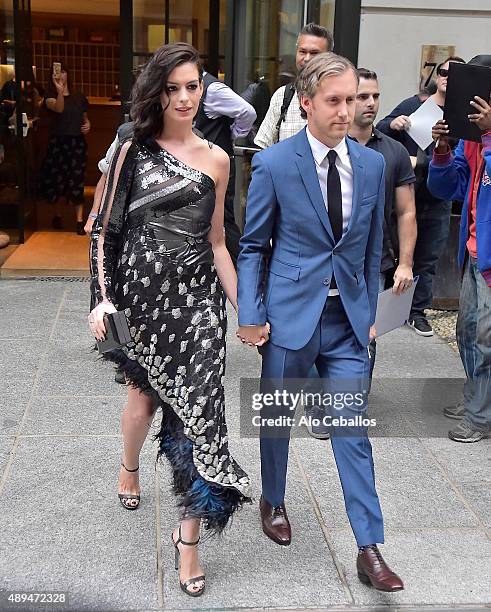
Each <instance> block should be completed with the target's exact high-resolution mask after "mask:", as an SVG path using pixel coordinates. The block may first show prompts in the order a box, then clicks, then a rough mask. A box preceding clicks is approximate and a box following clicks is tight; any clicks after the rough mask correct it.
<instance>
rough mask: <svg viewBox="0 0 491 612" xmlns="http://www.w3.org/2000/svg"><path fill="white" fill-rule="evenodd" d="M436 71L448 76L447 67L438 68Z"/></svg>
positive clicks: (442, 75)
mask: <svg viewBox="0 0 491 612" xmlns="http://www.w3.org/2000/svg"><path fill="white" fill-rule="evenodd" d="M436 73H437V75H438V76H441V77H448V69H447V68H438V70H437V71H436Z"/></svg>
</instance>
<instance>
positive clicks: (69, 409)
mask: <svg viewBox="0 0 491 612" xmlns="http://www.w3.org/2000/svg"><path fill="white" fill-rule="evenodd" d="M0 283H1V284H0V291H1V292H2V300H4V296H5V299H6V300H7V301H6V304H7V307H6V308H4V303H5V302H4V301H2V312H3V311H4V310H5V311H6V312H8V313H9V317H10V318H3V320H2V321H0V338H2V331H1V330H3V333H6V334H7V336H6V338H7V340H6V341H4V342H2V350H3V355H2V356H0V371H1V372H2V376H1V377H0V398H2V399H1V400H0V402H1V403H0V471H1V469H2V462H3V465H5V461H6V459H7V457H8V454H9V452H10V449H11V448H12V444H13V440H14V438H13V437H12V435H11V434H12V433H15V432H16V431H17V427H18V424H19V422H20V419H21V417H22V414H23V413H24V410H25V405H26V402H27V398H29V396H30V394H31V392H32V390H33V383H34V381H35V380H37V385H36V387H35V388H34V394H35V395H34V397H33V401H32V404H31V407H30V412H29V415H28V419H27V421H26V428H25V429H24V433H27V434H29V436H34V437H26V438H21V439H20V441H19V442H20V443H19V447H18V449H17V452H16V455H15V458H14V461H13V464H12V469H11V471H10V472H9V475H8V478H7V480H6V483H5V487H4V490H3V492H2V495H1V496H0V533H1V534H2V537H1V538H0V577H1V580H0V583H1V586H2V588H7V589H11V590H25V589H26V588H27V589H30V590H41V589H44V590H50V589H51V590H53V589H58V590H60V589H63V590H68V591H69V592H70V595H71V602H70V608H69V609H73V610H90V611H91V612H92V611H94V612H97V611H98V610H121V611H123V610H139V611H144V610H156V609H159V599H158V588H159V584H160V579H161V577H160V576H158V575H157V568H156V557H157V546H161V544H162V542H163V553H162V554H163V591H164V609H166V610H170V609H191V608H193V609H206V610H209V609H221V610H224V609H225V610H230V609H238V608H242V609H248V608H255V609H265V608H268V607H269V608H274V609H285V608H287V609H289V610H292V609H305V608H309V609H323V610H324V609H326V608H328V607H331V606H335V607H337V609H342V610H344V612H348V611H351V610H353V609H358V610H360V609H363V606H370V607H371V609H377V610H380V609H383V610H388V609H392V610H395V609H396V606H397V605H398V604H401V605H402V606H403V607H404V610H405V612H409V610H416V609H418V610H419V609H421V607H422V606H432V610H433V612H436V610H437V609H438V608H442V607H444V606H453V608H454V609H461V608H463V607H469V606H474V608H475V607H476V606H479V607H482V605H483V604H486V603H489V602H490V601H491V596H490V592H489V587H488V586H487V585H489V580H488V579H487V578H488V576H489V575H490V574H491V566H490V553H489V540H487V539H486V537H485V533H484V529H483V523H484V524H487V525H488V526H489V510H488V509H489V505H490V501H491V500H490V499H489V473H490V470H489V464H490V459H491V451H490V449H491V440H488V441H485V442H480V443H479V444H475V445H458V444H455V443H453V442H451V441H449V440H448V439H444V438H442V437H440V438H439V437H425V434H426V436H428V435H430V434H431V435H441V436H444V435H445V431H446V429H448V427H449V426H450V425H451V424H452V422H451V421H448V420H447V419H444V418H443V417H442V415H441V405H440V404H441V401H440V400H442V398H438V397H436V396H435V395H438V394H435V391H434V389H435V388H437V387H435V386H434V383H433V382H432V381H428V380H425V381H423V382H422V383H419V382H418V381H417V380H415V379H416V378H418V377H420V378H423V379H427V378H428V375H429V374H431V376H432V377H440V378H442V379H450V378H459V377H461V376H462V375H463V373H462V367H461V364H460V359H459V357H458V355H456V354H455V353H453V352H452V350H451V349H450V348H449V347H448V346H447V345H446V344H445V343H444V342H443V341H442V340H440V339H439V338H437V337H433V338H421V337H419V336H417V335H416V334H415V333H414V332H413V331H412V330H409V329H408V328H404V329H400V330H396V331H395V332H393V333H391V334H388V335H387V336H384V337H382V338H381V339H380V341H379V353H378V357H377V366H376V368H377V369H376V379H375V380H374V390H373V392H372V397H371V401H373V403H377V402H378V403H379V404H380V407H381V408H383V409H384V410H388V409H389V408H390V403H389V401H390V402H391V403H392V404H395V403H397V406H396V410H397V411H396V412H395V413H394V416H395V417H396V418H394V419H387V422H385V421H384V423H382V425H381V433H382V434H384V435H385V436H388V435H389V434H391V433H393V432H394V430H395V433H394V434H393V435H395V436H396V437H392V438H391V437H373V440H372V444H373V446H374V458H375V469H376V475H377V485H378V490H379V493H380V497H381V500H382V506H383V510H384V515H385V520H386V534H387V544H386V545H385V546H384V547H383V552H384V554H385V556H386V558H387V560H388V561H389V563H390V564H391V565H392V566H393V567H394V569H395V570H397V571H398V572H399V573H400V574H401V576H402V577H403V579H404V580H405V582H406V590H405V591H404V592H403V593H400V594H397V595H384V594H381V593H378V592H376V591H374V590H373V589H370V588H368V587H366V586H364V585H362V584H360V583H359V582H358V579H357V577H356V572H355V565H354V564H355V559H356V547H355V542H354V538H353V534H352V532H351V529H350V528H349V525H348V522H347V518H346V513H345V509H344V501H343V498H342V492H341V487H340V484H339V479H338V475H337V470H336V466H335V463H334V459H333V456H332V451H331V449H330V443H328V442H322V441H317V440H313V439H311V438H296V439H295V440H294V441H293V443H292V448H293V450H292V452H291V454H290V466H289V474H288V483H287V498H286V501H287V508H288V512H289V516H290V520H291V522H292V528H293V543H292V545H291V547H286V548H282V547H279V546H277V545H275V544H274V543H272V542H271V541H270V540H268V539H267V538H266V537H265V536H264V535H263V534H262V531H261V527H260V522H259V516H258V509H257V503H258V499H259V496H260V463H259V441H258V440H257V439H249V438H241V437H240V419H241V411H242V410H245V409H247V410H248V411H250V407H241V406H240V378H241V377H244V378H245V377H250V376H252V377H257V376H258V375H259V372H260V359H259V358H258V355H257V352H256V351H255V350H248V349H247V348H246V347H243V346H242V345H241V344H240V343H238V341H237V340H236V338H235V327H236V317H235V315H234V313H233V312H231V311H230V309H229V330H228V336H227V337H228V342H229V344H228V359H227V377H226V381H225V385H226V402H227V403H226V412H227V421H228V425H229V434H230V448H231V450H232V452H233V455H234V457H235V458H236V459H237V461H238V462H239V463H240V465H241V466H242V467H243V468H244V469H246V471H247V472H248V473H249V474H250V476H251V478H252V484H253V486H252V490H253V493H252V494H253V497H254V504H253V505H248V506H246V507H245V508H244V509H243V510H242V511H241V512H240V513H238V514H237V516H236V517H235V519H234V521H233V524H232V526H231V527H230V529H228V530H227V531H226V533H225V534H224V536H223V537H222V538H215V539H212V540H209V541H208V542H205V543H204V544H203V546H202V548H201V551H202V559H203V563H204V566H205V568H206V572H207V577H208V584H207V593H206V594H205V596H204V597H203V598H200V599H198V600H191V599H190V598H189V597H186V596H185V595H184V594H183V593H182V592H181V591H180V589H179V587H178V584H177V576H176V572H175V571H174V569H173V550H172V546H171V543H170V540H169V535H170V532H171V530H172V528H173V527H174V526H175V524H176V521H177V510H176V507H175V500H174V499H173V497H172V495H171V494H170V493H169V487H170V483H169V470H168V469H166V468H164V469H162V470H161V471H162V475H161V476H160V475H159V478H158V487H159V497H160V509H159V510H160V523H159V526H158V527H159V529H160V532H161V539H162V542H160V541H159V542H157V539H156V529H157V524H156V519H157V514H156V511H155V503H156V498H155V480H154V479H155V473H154V458H155V452H156V451H155V445H154V444H152V443H151V441H150V439H148V440H147V443H146V444H145V446H144V450H143V452H142V457H141V466H142V468H141V481H142V488H143V496H142V504H141V508H140V509H139V510H138V511H137V512H134V513H132V512H128V511H125V510H124V509H123V508H121V506H120V505H119V502H118V500H117V496H116V493H115V489H116V482H117V473H118V464H119V458H120V453H121V439H120V437H119V419H120V414H121V407H122V405H123V403H124V398H125V395H126V389H125V387H124V386H121V385H117V384H115V383H114V382H113V379H114V374H113V367H112V365H111V364H107V363H106V364H105V363H101V362H100V361H99V360H97V358H96V354H95V353H94V352H91V350H90V349H91V346H92V344H93V342H92V339H91V337H90V335H89V333H88V331H87V326H86V315H87V312H88V303H89V291H88V289H89V285H88V283H63V282H52V283H51V282H46V283H44V282H20V281H0ZM62 298H63V301H62ZM60 305H61V308H60ZM58 311H59V317H58V322H57V326H56V328H55V329H54V330H53V335H52V342H51V343H50V344H49V345H47V338H48V337H49V335H50V334H51V331H52V329H51V327H49V325H48V324H47V321H49V320H51V318H53V317H54V315H55V314H56V313H57V312H58ZM40 313H44V314H46V316H45V317H44V316H43V317H41V316H39V314H40ZM48 332H49V333H48ZM10 334H12V335H10ZM23 334H25V335H28V337H24V336H23ZM4 337H5V336H4ZM43 356H45V359H44V360H43ZM41 363H42V370H41V371H39V378H38V379H36V375H37V373H38V369H39V368H40V364H41ZM390 378H394V379H400V380H402V382H400V383H397V381H395V382H396V384H398V387H399V396H400V397H401V399H400V400H399V399H397V395H396V394H395V391H394V387H393V383H394V381H391V380H390ZM410 378H412V379H413V380H408V379H410ZM403 379H405V381H404V380H403ZM444 384H447V383H444ZM451 384H454V383H453V382H452V383H448V386H450V385H451ZM411 385H412V386H411ZM455 385H456V386H455V389H457V387H458V385H457V383H455ZM452 389H453V387H452ZM432 393H433V395H431V394H432ZM429 397H430V399H431V402H432V405H431V406H430V407H429V409H428V411H427V413H425V415H424V418H423V416H422V415H420V414H419V413H418V412H417V410H416V408H417V407H418V406H419V404H418V402H420V400H421V399H422V398H424V399H426V400H428V398H429ZM396 399H397V402H396ZM439 401H440V404H439V403H438V402H439ZM242 416H243V415H242ZM389 417H390V412H389ZM159 422H160V421H159V415H157V416H156V418H155V420H154V425H153V427H152V430H151V434H150V435H152V434H154V433H155V432H156V431H157V430H158V427H159ZM425 426H426V427H427V428H429V433H428V431H425V430H424V427H425ZM384 427H385V429H384ZM56 434H64V435H65V436H71V437H69V438H68V437H63V436H60V437H57V436H56ZM97 434H101V437H97ZM107 435H109V436H111V435H112V436H114V437H113V438H111V437H107ZM415 435H419V436H422V439H421V440H418V439H417V438H414V437H410V436H415ZM397 436H398V437H397ZM403 436H405V437H403ZM149 438H150V436H149ZM297 457H298V459H299V460H300V462H301V465H302V467H303V469H304V470H305V472H306V473H307V475H308V478H309V480H310V483H311V486H312V490H313V493H314V495H315V500H316V502H317V503H318V505H319V507H320V508H321V511H322V517H323V520H324V522H325V528H326V530H327V534H328V538H329V541H330V542H332V544H333V546H334V550H335V554H336V557H337V558H338V559H339V560H340V561H341V563H342V566H343V568H344V570H345V573H346V577H347V579H348V583H349V588H350V589H351V591H352V593H353V595H354V599H352V598H351V597H350V595H349V592H347V591H346V590H345V588H344V587H343V583H342V582H341V580H340V578H339V575H338V573H337V570H336V567H335V565H334V562H333V559H332V557H331V555H330V552H329V549H328V547H327V545H326V543H325V540H324V535H323V532H322V530H321V527H320V526H319V524H318V522H317V518H316V516H315V512H314V508H313V506H312V500H311V499H310V497H309V495H308V492H307V489H306V487H305V484H304V482H303V479H302V476H301V471H300V468H299V465H298V464H297V459H296V458H297ZM437 462H438V464H437ZM439 466H440V467H441V466H443V469H444V473H442V472H441V469H440V467H439ZM450 481H451V482H450ZM452 483H453V485H454V486H456V487H457V488H458V491H459V492H460V493H461V494H462V495H463V496H464V498H465V500H466V501H467V503H468V506H466V505H465V503H463V502H462V500H461V499H460V497H459V495H458V494H457V493H456V492H455V491H454V489H453V488H452ZM469 507H470V509H469ZM477 517H480V518H481V521H478V518H477ZM357 606H358V607H357Z"/></svg>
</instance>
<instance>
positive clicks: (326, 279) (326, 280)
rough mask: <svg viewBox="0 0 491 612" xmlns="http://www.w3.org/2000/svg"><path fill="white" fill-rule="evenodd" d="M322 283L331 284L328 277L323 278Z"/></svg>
mask: <svg viewBox="0 0 491 612" xmlns="http://www.w3.org/2000/svg"><path fill="white" fill-rule="evenodd" d="M322 283H323V284H324V285H326V286H327V285H330V284H331V281H330V280H329V279H328V278H325V279H324V280H323V281H322Z"/></svg>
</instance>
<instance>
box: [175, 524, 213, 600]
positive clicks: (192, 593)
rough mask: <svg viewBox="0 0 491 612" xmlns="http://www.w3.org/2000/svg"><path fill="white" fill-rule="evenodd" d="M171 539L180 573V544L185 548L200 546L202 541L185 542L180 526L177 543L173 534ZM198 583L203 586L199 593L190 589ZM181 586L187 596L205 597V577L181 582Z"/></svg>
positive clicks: (177, 569)
mask: <svg viewBox="0 0 491 612" xmlns="http://www.w3.org/2000/svg"><path fill="white" fill-rule="evenodd" d="M171 539H172V544H174V549H175V566H176V571H177V572H178V571H179V566H180V560H181V551H180V550H179V548H178V546H179V544H184V546H197V545H198V544H199V540H200V539H199V538H198V539H197V540H196V542H185V541H184V540H183V539H182V537H181V526H180V525H179V537H178V538H177V542H174V534H171ZM197 582H202V583H203V586H202V587H201V589H199V590H197V591H191V590H190V589H189V587H192V586H193V585H195V584H196V583H197ZM179 585H180V587H181V589H182V590H183V591H184V592H185V593H186V595H189V596H190V597H199V596H200V595H203V593H204V592H205V586H206V585H205V576H197V577H196V578H190V579H189V580H186V582H181V581H180V580H179Z"/></svg>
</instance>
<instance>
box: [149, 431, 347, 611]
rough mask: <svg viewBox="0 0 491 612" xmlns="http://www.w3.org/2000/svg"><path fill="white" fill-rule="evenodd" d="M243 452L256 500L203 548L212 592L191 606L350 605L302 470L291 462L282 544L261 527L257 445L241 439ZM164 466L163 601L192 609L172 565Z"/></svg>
mask: <svg viewBox="0 0 491 612" xmlns="http://www.w3.org/2000/svg"><path fill="white" fill-rule="evenodd" d="M238 445H239V443H236V444H234V446H238ZM240 451H241V452H240V453H238V454H237V455H239V454H240V456H241V459H240V461H241V463H242V465H243V467H244V468H245V469H246V470H247V471H248V472H249V475H250V476H251V478H252V481H253V483H254V492H255V493H254V497H255V503H254V504H253V505H248V506H246V507H244V508H243V509H242V510H241V511H240V512H238V513H237V515H236V517H235V518H234V520H233V522H232V525H231V526H230V528H228V529H227V531H226V533H225V534H224V536H223V537H221V538H213V539H210V540H208V541H207V542H206V543H205V544H203V545H202V546H201V547H200V551H201V559H202V561H203V566H204V567H205V571H206V576H207V587H206V589H207V590H206V592H205V594H204V595H203V596H202V597H200V598H199V599H198V600H197V601H196V603H195V604H194V606H193V609H205V610H207V609H226V610H230V609H235V608H236V607H238V606H240V607H243V606H246V607H250V608H261V609H263V608H269V607H273V608H283V607H298V608H300V609H303V608H307V607H320V606H324V605H325V604H326V602H329V603H330V605H342V604H345V603H348V601H349V600H348V599H347V597H346V594H345V592H344V589H343V587H342V583H341V582H340V580H339V577H338V575H337V572H336V569H335V566H334V564H333V561H332V558H331V556H330V554H329V550H328V548H327V545H326V544H325V541H324V539H323V536H322V531H321V529H320V526H319V524H318V522H317V520H316V517H315V514H314V512H313V510H312V507H311V506H310V502H309V499H308V496H307V494H306V491H305V489H304V487H303V484H302V481H301V480H300V478H299V474H298V469H297V468H295V466H293V473H292V475H291V478H290V483H289V491H288V502H287V504H288V505H287V508H288V514H289V517H290V521H291V523H292V530H293V537H292V544H291V546H289V547H281V546H278V545H276V544H274V543H273V542H271V540H269V539H268V538H266V536H264V534H263V533H262V531H261V526H260V521H259V512H258V506H257V503H258V497H259V466H258V461H257V458H258V454H257V453H258V448H257V442H256V441H243V440H242V441H240ZM237 458H238V456H237ZM242 459H245V461H242ZM163 471H164V476H163V478H162V485H161V516H162V534H163V541H164V546H163V562H164V602H165V606H166V607H168V608H172V609H187V608H188V607H189V602H188V601H187V600H186V599H187V598H186V596H185V595H183V594H182V592H181V591H180V589H179V585H178V583H177V573H176V572H175V571H174V567H173V549H172V545H171V543H170V533H171V531H172V529H173V528H174V527H175V525H176V510H175V504H174V500H173V499H172V498H171V495H170V494H169V490H170V474H169V470H167V469H165V468H164V470H163ZM167 541H168V542H169V543H168V544H167Z"/></svg>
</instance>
